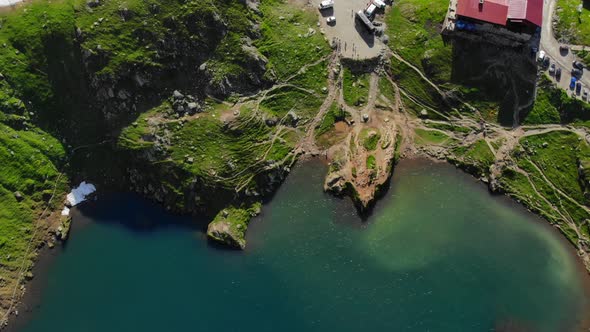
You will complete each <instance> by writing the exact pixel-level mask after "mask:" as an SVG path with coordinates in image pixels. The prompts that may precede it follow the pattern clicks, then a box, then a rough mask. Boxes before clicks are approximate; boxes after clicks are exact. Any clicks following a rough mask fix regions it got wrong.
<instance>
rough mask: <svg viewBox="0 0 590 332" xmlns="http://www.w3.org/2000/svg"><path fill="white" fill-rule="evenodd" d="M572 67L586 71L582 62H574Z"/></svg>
mask: <svg viewBox="0 0 590 332" xmlns="http://www.w3.org/2000/svg"><path fill="white" fill-rule="evenodd" d="M572 66H574V68H578V69H579V70H584V64H583V63H581V62H580V61H574V62H573V63H572Z"/></svg>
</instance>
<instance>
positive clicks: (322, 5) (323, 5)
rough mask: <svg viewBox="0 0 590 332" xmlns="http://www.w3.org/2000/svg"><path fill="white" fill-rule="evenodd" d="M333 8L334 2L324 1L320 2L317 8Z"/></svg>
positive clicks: (330, 0) (332, 0)
mask: <svg viewBox="0 0 590 332" xmlns="http://www.w3.org/2000/svg"><path fill="white" fill-rule="evenodd" d="M332 7H334V0H325V1H322V2H320V5H319V8H320V10H322V9H328V8H332Z"/></svg>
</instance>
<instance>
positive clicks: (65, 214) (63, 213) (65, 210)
mask: <svg viewBox="0 0 590 332" xmlns="http://www.w3.org/2000/svg"><path fill="white" fill-rule="evenodd" d="M61 215H62V216H69V215H70V208H68V207H67V206H64V209H63V210H61Z"/></svg>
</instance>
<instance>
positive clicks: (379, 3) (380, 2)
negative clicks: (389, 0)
mask: <svg viewBox="0 0 590 332" xmlns="http://www.w3.org/2000/svg"><path fill="white" fill-rule="evenodd" d="M373 3H374V4H375V6H377V8H379V9H383V8H385V2H384V1H383V0H373Z"/></svg>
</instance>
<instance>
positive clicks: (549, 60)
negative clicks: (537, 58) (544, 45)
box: [543, 56, 551, 68]
mask: <svg viewBox="0 0 590 332" xmlns="http://www.w3.org/2000/svg"><path fill="white" fill-rule="evenodd" d="M550 63H551V58H550V57H548V56H546V57H545V58H544V59H543V68H547V67H549V64H550Z"/></svg>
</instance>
